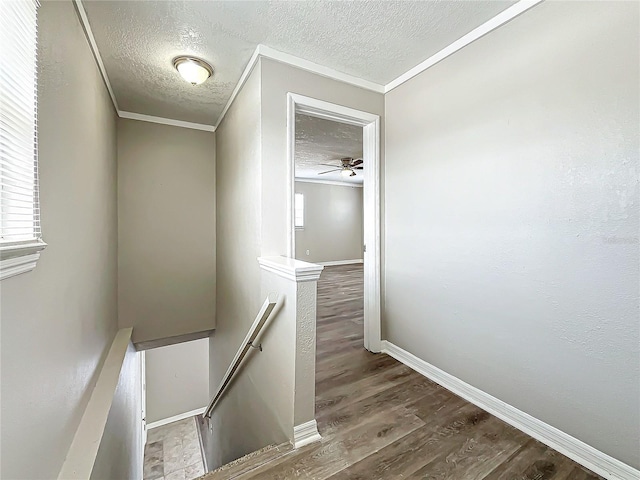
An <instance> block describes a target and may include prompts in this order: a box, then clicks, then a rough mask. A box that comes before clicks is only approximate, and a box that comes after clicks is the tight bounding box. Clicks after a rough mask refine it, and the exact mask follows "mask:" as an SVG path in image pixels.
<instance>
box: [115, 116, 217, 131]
mask: <svg viewBox="0 0 640 480" xmlns="http://www.w3.org/2000/svg"><path fill="white" fill-rule="evenodd" d="M118 116H119V117H120V118H127V119H129V120H140V121H141V122H150V123H160V124H162V125H170V126H172V127H182V128H191V129H193V130H203V131H205V132H215V131H216V127H214V126H213V125H205V124H204V123H193V122H185V121H182V120H174V119H172V118H164V117H154V116H152V115H144V114H142V113H134V112H122V111H119V112H118Z"/></svg>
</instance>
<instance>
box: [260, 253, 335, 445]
mask: <svg viewBox="0 0 640 480" xmlns="http://www.w3.org/2000/svg"><path fill="white" fill-rule="evenodd" d="M258 262H259V263H260V267H261V269H262V270H263V273H262V287H263V292H262V293H263V294H266V293H270V292H272V291H275V290H279V291H278V293H281V294H284V295H285V300H284V303H285V305H284V308H283V312H282V313H283V314H284V316H285V317H287V320H284V319H283V321H290V322H291V337H290V338H291V341H292V342H293V346H294V352H292V356H293V358H294V368H293V372H292V374H293V384H294V391H293V412H292V423H291V425H292V427H293V428H292V430H291V431H290V432H291V436H290V438H291V441H292V443H293V445H294V446H295V447H296V448H300V447H302V446H304V445H307V444H309V443H312V442H315V441H318V440H320V435H319V433H318V426H317V424H316V420H315V393H316V387H315V380H316V310H317V286H318V279H319V278H320V274H321V273H322V270H323V268H324V267H323V266H322V265H316V264H313V263H307V262H302V261H300V260H295V259H293V258H288V257H260V258H258Z"/></svg>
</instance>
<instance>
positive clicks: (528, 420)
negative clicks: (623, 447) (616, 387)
mask: <svg viewBox="0 0 640 480" xmlns="http://www.w3.org/2000/svg"><path fill="white" fill-rule="evenodd" d="M382 352H383V353H386V354H388V355H391V356H392V357H393V358H395V359H396V360H398V361H400V362H402V363H404V364H405V365H407V366H408V367H410V368H412V369H414V370H415V371H416V372H418V373H420V374H422V375H424V376H425V377H427V378H429V379H431V380H433V381H434V382H436V383H438V384H439V385H442V386H443V387H445V388H446V389H447V390H450V391H451V392H453V393H455V394H456V395H458V396H460V397H462V398H464V399H465V400H468V401H469V402H471V403H473V404H474V405H477V406H478V407H480V408H482V409H483V410H486V411H487V412H489V413H491V414H493V415H495V416H496V417H498V418H500V419H501V420H504V421H505V422H507V423H508V424H509V425H512V426H514V427H516V428H517V429H518V430H522V431H523V432H524V433H526V434H528V435H531V436H532V437H533V438H535V439H537V440H539V441H541V442H542V443H544V444H545V445H548V446H549V447H551V448H553V449H555V450H557V451H558V452H560V453H561V454H563V455H566V456H567V457H569V458H571V459H572V460H574V461H576V462H578V463H579V464H581V465H583V466H585V467H587V468H588V469H589V470H592V471H593V472H595V473H597V474H598V475H602V476H603V477H604V478H610V479H617V480H637V479H638V478H640V470H636V469H635V468H633V467H631V466H629V465H627V464H625V463H623V462H621V461H620V460H616V459H615V458H613V457H611V456H609V455H607V454H606V453H603V452H601V451H600V450H597V449H595V448H593V447H592V446H590V445H587V444H586V443H584V442H582V441H581V440H578V439H577V438H575V437H572V436H571V435H569V434H568V433H565V432H563V431H561V430H558V429H557V428H555V427H552V426H551V425H549V424H547V423H545V422H543V421H542V420H538V419H537V418H535V417H532V416H531V415H529V414H527V413H525V412H523V411H522V410H518V409H517V408H516V407H513V406H511V405H509V404H508V403H505V402H503V401H502V400H499V399H497V398H495V397H493V396H492V395H489V394H488V393H486V392H483V391H482V390H480V389H478V388H476V387H474V386H472V385H469V384H468V383H466V382H464V381H462V380H460V379H459V378H457V377H454V376H453V375H451V374H449V373H447V372H444V371H442V370H440V369H439V368H438V367H435V366H434V365H431V364H430V363H428V362H425V361H424V360H421V359H420V358H418V357H416V356H415V355H413V354H411V353H409V352H407V351H406V350H403V349H402V348H400V347H398V346H396V345H394V344H393V343H391V342H388V341H386V340H383V341H382Z"/></svg>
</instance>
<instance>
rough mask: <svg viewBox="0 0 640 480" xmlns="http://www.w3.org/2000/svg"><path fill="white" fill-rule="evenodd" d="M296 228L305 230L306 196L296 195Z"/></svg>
mask: <svg viewBox="0 0 640 480" xmlns="http://www.w3.org/2000/svg"><path fill="white" fill-rule="evenodd" d="M293 203H294V226H295V228H304V195H303V194H302V193H296V194H295V197H294V202H293Z"/></svg>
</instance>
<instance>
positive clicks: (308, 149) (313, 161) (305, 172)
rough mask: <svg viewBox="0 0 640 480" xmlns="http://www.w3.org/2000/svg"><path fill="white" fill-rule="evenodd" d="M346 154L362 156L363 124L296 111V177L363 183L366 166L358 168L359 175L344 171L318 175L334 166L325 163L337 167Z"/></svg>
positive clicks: (354, 156) (348, 155)
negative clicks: (357, 124)
mask: <svg viewBox="0 0 640 480" xmlns="http://www.w3.org/2000/svg"><path fill="white" fill-rule="evenodd" d="M342 157H352V158H361V157H362V127H356V126H354V125H347V124H344V123H338V122H333V121H331V120H324V119H322V118H316V117H310V116H308V115H301V114H297V115H296V155H295V164H296V172H295V176H296V178H308V179H311V180H331V181H334V182H343V183H351V184H360V185H361V184H362V181H363V180H364V176H363V171H362V170H356V176H355V177H346V178H345V177H343V176H342V175H340V172H332V173H327V174H325V175H318V173H320V172H326V171H327V170H331V167H327V166H324V165H320V164H321V163H328V164H330V165H336V168H337V167H338V166H339V165H340V159H341V158H342Z"/></svg>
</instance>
